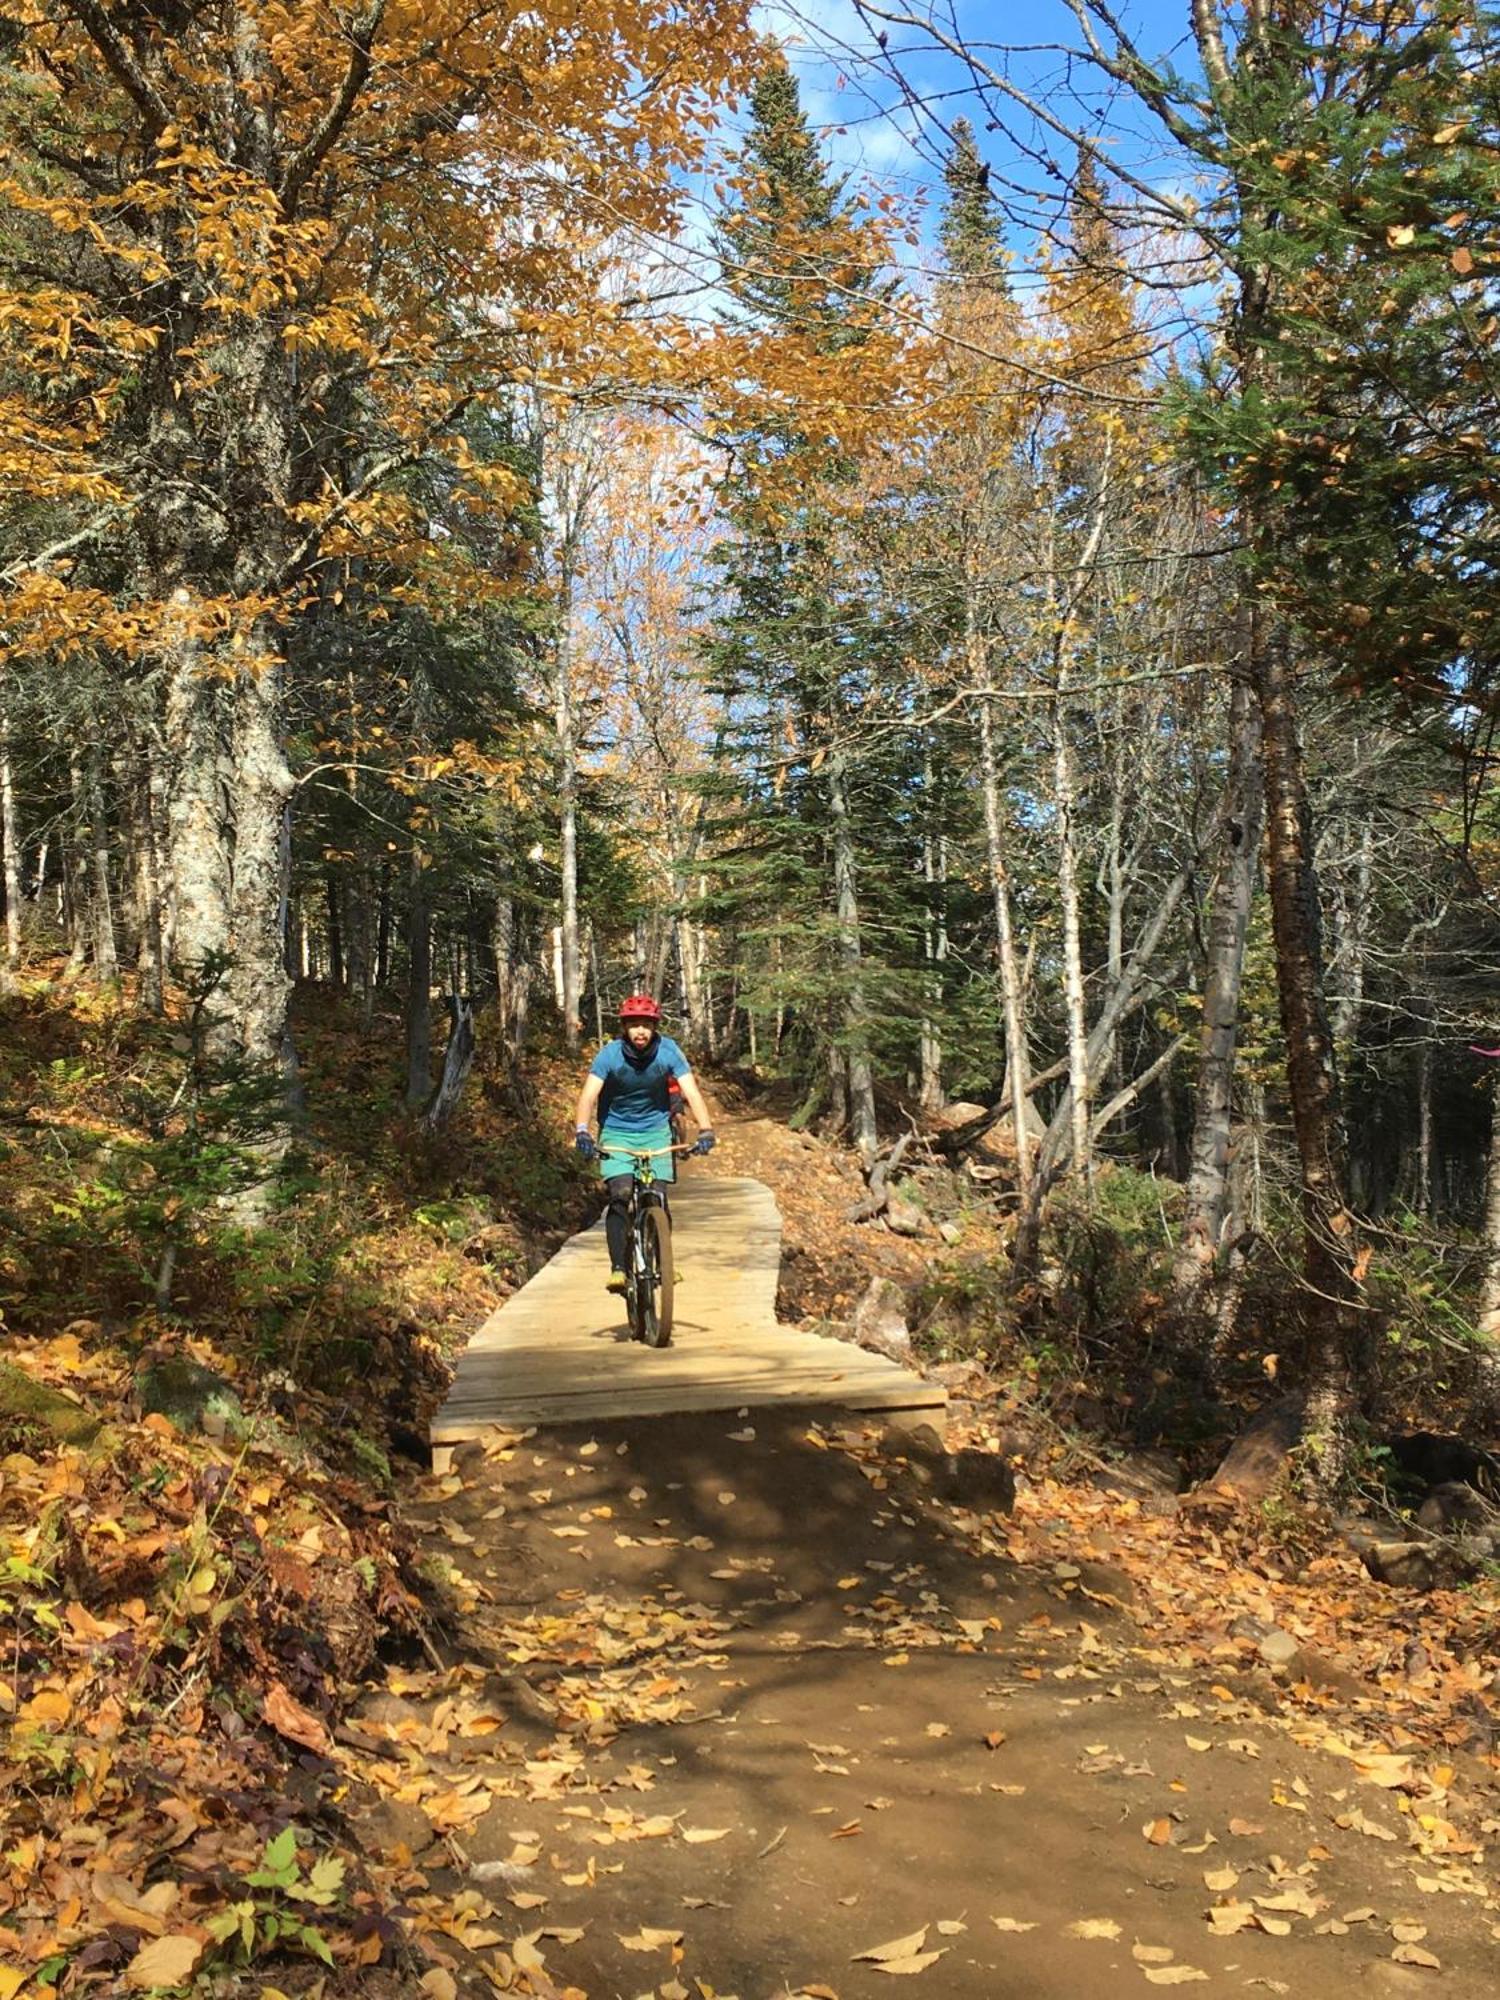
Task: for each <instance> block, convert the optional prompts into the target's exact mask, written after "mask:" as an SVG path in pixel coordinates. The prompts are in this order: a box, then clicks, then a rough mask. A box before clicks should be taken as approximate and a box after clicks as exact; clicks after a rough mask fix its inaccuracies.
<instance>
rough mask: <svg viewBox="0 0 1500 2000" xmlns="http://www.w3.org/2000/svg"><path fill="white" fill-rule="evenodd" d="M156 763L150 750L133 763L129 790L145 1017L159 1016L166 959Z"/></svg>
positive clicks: (138, 962)
mask: <svg viewBox="0 0 1500 2000" xmlns="http://www.w3.org/2000/svg"><path fill="white" fill-rule="evenodd" d="M154 765H155V759H154V758H153V756H152V754H151V751H150V749H149V748H146V749H143V750H141V751H140V752H139V754H138V755H137V757H136V758H135V760H134V764H133V771H134V782H133V784H132V786H131V807H132V812H133V821H132V829H133V830H132V847H133V854H132V859H133V861H134V864H135V869H134V872H135V900H136V971H137V974H138V975H139V978H140V982H141V1004H142V1006H143V1007H145V1008H146V1010H147V1012H148V1013H152V1014H159V1013H160V1012H161V1011H162V1006H163V992H162V984H163V967H164V964H165V959H166V951H165V944H164V940H163V937H162V893H161V868H160V857H159V849H158V844H157V830H156V812H155V806H156V799H157V787H156V781H155V776H154V768H153V767H154Z"/></svg>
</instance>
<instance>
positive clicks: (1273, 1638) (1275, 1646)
mask: <svg viewBox="0 0 1500 2000" xmlns="http://www.w3.org/2000/svg"><path fill="white" fill-rule="evenodd" d="M1255 1650H1256V1652H1257V1653H1259V1654H1260V1656H1261V1658H1262V1659H1263V1660H1264V1661H1265V1663H1266V1665H1267V1666H1268V1667H1285V1666H1290V1664H1291V1662H1292V1661H1293V1660H1295V1659H1296V1657H1297V1655H1298V1654H1299V1653H1300V1652H1301V1650H1302V1647H1301V1645H1300V1644H1299V1643H1298V1641H1297V1640H1295V1639H1294V1638H1293V1637H1292V1635H1291V1633H1290V1632H1283V1631H1282V1629H1281V1627H1280V1626H1279V1625H1273V1626H1272V1627H1271V1629H1270V1631H1269V1632H1267V1633H1265V1634H1264V1635H1263V1636H1262V1637H1261V1638H1260V1639H1258V1640H1257V1641H1256V1646H1255Z"/></svg>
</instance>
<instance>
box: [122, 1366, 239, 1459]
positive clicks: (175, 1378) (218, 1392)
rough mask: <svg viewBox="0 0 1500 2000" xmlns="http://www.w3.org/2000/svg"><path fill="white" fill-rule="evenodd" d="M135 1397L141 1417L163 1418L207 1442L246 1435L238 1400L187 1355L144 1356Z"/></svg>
mask: <svg viewBox="0 0 1500 2000" xmlns="http://www.w3.org/2000/svg"><path fill="white" fill-rule="evenodd" d="M135 1396H136V1402H137V1403H138V1404H139V1406H140V1412H141V1415H142V1416H143V1417H150V1416H162V1417H165V1418H166V1419H167V1421H168V1423H170V1424H172V1425H173V1426H174V1427H175V1428H176V1429H177V1430H180V1431H184V1432H191V1431H202V1432H203V1434H204V1435H205V1436H206V1437H211V1438H221V1437H231V1438H243V1437H244V1436H245V1434H246V1430H247V1425H246V1423H245V1412H244V1409H243V1407H242V1406H241V1403H240V1399H239V1397H238V1396H237V1395H236V1394H235V1392H234V1390H233V1389H232V1388H231V1387H230V1385H229V1383H228V1382H227V1381H226V1380H225V1379H224V1377H223V1376H222V1375H220V1374H217V1373H216V1372H215V1370H213V1369H212V1368H205V1367H204V1365H203V1363H202V1362H201V1361H195V1360H194V1359H193V1357H192V1356H191V1355H190V1354H171V1353H164V1352H162V1351H160V1350H158V1351H156V1352H155V1353H151V1354H148V1355H146V1357H145V1359H144V1360H143V1361H142V1363H141V1365H140V1367H139V1368H138V1369H137V1370H136V1377H135Z"/></svg>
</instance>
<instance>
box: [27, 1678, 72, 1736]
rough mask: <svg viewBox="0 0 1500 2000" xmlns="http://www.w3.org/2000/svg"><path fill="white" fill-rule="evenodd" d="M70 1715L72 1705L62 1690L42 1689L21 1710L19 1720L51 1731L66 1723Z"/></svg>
mask: <svg viewBox="0 0 1500 2000" xmlns="http://www.w3.org/2000/svg"><path fill="white" fill-rule="evenodd" d="M72 1713H73V1704H72V1702H71V1701H70V1700H69V1699H68V1696H67V1695H66V1693H65V1692H64V1691H63V1689H62V1688H43V1689H42V1690H41V1691H40V1693H38V1694H34V1695H33V1696H32V1697H31V1699H30V1701H28V1702H27V1703H26V1705H25V1707H24V1708H23V1709H22V1710H21V1720H22V1722H35V1723H38V1724H40V1725H41V1726H42V1727H43V1728H47V1729H52V1728H56V1727H57V1726H58V1725H59V1724H61V1723H64V1722H66V1721H67V1719H68V1717H69V1716H70V1715H71V1714H72Z"/></svg>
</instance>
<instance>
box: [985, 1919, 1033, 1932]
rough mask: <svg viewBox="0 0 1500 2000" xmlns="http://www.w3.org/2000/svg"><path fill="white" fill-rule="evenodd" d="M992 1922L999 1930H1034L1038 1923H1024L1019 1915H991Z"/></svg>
mask: <svg viewBox="0 0 1500 2000" xmlns="http://www.w3.org/2000/svg"><path fill="white" fill-rule="evenodd" d="M990 1922H991V1923H992V1924H993V1925H994V1926H995V1929H996V1930H997V1931H1034V1930H1035V1929H1036V1925H1035V1924H1034V1923H1031V1924H1023V1923H1022V1922H1021V1920H1020V1918H1019V1917H991V1918H990Z"/></svg>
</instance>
